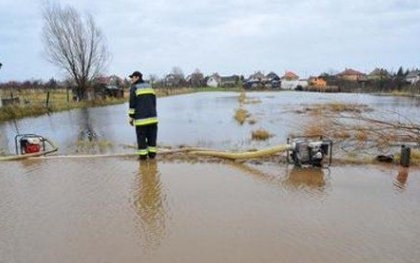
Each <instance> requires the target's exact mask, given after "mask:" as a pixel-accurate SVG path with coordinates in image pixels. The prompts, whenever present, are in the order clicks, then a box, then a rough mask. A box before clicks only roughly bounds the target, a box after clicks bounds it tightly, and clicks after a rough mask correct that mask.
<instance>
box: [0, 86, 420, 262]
mask: <svg viewBox="0 0 420 263" xmlns="http://www.w3.org/2000/svg"><path fill="white" fill-rule="evenodd" d="M238 97H239V94H238V93H233V92H232V93H231V92H226V93H224V92H217V93H197V94H189V95H182V96H174V97H166V98H160V99H159V100H158V111H159V119H160V124H159V138H158V144H160V145H162V146H171V147H177V146H179V145H189V146H197V147H210V148H214V149H221V150H244V149H250V148H264V147H269V146H273V145H277V144H284V143H285V142H286V139H287V137H288V136H289V134H290V133H293V132H296V131H300V130H301V128H302V124H303V123H304V122H306V121H307V120H308V116H307V115H305V114H301V113H299V112H302V110H303V111H304V110H305V108H307V107H309V106H310V105H315V104H324V103H355V104H363V105H368V106H369V107H371V108H372V109H373V111H372V113H371V114H373V115H375V116H381V117H384V118H397V120H399V119H400V120H407V119H410V120H411V121H413V122H420V116H419V114H418V107H419V106H420V103H419V100H418V99H410V98H399V97H381V96H373V95H360V94H320V93H304V92H276V93H269V92H255V93H254V92H253V93H247V97H248V99H249V100H252V101H254V103H249V104H246V105H245V108H246V110H247V111H248V112H249V113H250V115H251V117H252V118H253V119H254V120H255V123H253V124H250V123H244V125H240V124H238V123H237V122H235V120H234V119H233V116H234V114H235V110H236V109H238V108H239V107H240V104H239V101H238ZM126 113H127V105H126V104H124V105H117V106H109V107H101V108H92V109H86V110H73V111H69V112H62V113H54V114H52V115H50V116H43V117H37V118H27V119H23V120H19V121H16V122H6V123H2V124H0V132H1V133H0V153H1V154H13V153H14V150H15V145H14V136H15V135H16V134H17V133H37V134H41V135H43V136H45V137H47V138H49V139H51V140H52V141H54V142H55V143H56V144H57V145H58V147H59V151H58V155H59V156H56V157H54V156H52V157H50V158H46V159H31V160H23V161H13V162H0V262H7V263H18V262H19V263H20V262H31V263H32V262H33V263H41V262H42V263H56V262H63V263H66V262H69V263H70V262H82V263H85V262H86V263H96V262H128V263H130V262H302V263H305V262H311V263H312V262H326V263H328V262H334V263H336V262H340V263H347V262H349V263H350V262H354V263H356V262H357V263H359V262H389V263H391V262H392V263H394V262H404V263H405V262H410V263H411V262H412V263H414V262H418V258H420V238H419V236H420V208H419V205H418V204H419V200H420V169H419V168H416V167H411V168H400V167H399V166H397V165H363V166H362V165H360V166H355V165H353V166H351V165H338V163H333V165H332V166H331V167H330V168H329V169H309V168H305V169H297V168H294V167H293V166H292V165H286V164H285V163H284V162H279V161H278V160H267V161H263V162H252V161H251V162H246V163H238V162H229V161H220V162H218V161H214V160H205V159H201V160H200V159H199V160H197V159H195V160H194V161H192V160H191V161H187V160H186V159H185V158H184V159H176V158H175V159H172V160H169V158H158V160H155V161H148V162H141V163H139V162H138V161H136V160H135V159H134V158H117V157H108V158H69V157H68V156H67V157H66V156H63V155H77V154H98V153H124V152H126V153H131V152H133V151H134V150H133V149H132V148H131V147H129V146H133V145H135V134H134V130H133V128H132V127H130V126H129V125H128V123H127V117H126ZM258 128H264V129H266V130H268V131H270V133H272V134H273V136H272V137H271V138H270V139H268V140H266V141H255V140H251V131H252V130H254V129H258Z"/></svg>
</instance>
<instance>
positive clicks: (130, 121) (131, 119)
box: [128, 118, 134, 126]
mask: <svg viewBox="0 0 420 263" xmlns="http://www.w3.org/2000/svg"><path fill="white" fill-rule="evenodd" d="M128 123H130V125H131V126H134V119H133V118H128Z"/></svg>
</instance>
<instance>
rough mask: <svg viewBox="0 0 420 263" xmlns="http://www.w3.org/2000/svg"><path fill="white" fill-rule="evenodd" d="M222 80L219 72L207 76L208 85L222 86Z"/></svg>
mask: <svg viewBox="0 0 420 263" xmlns="http://www.w3.org/2000/svg"><path fill="white" fill-rule="evenodd" d="M221 82H222V81H221V78H220V76H219V74H217V73H214V74H213V75H211V76H210V77H208V78H207V81H206V84H207V86H208V87H213V88H217V87H219V86H220V84H221Z"/></svg>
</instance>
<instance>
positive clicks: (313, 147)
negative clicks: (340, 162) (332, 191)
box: [287, 135, 333, 167]
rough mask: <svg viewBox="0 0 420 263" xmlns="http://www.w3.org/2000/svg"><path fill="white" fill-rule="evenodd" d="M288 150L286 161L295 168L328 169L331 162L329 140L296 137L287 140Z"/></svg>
mask: <svg viewBox="0 0 420 263" xmlns="http://www.w3.org/2000/svg"><path fill="white" fill-rule="evenodd" d="M287 144H288V145H290V146H291V147H290V149H289V150H287V161H288V162H289V163H291V164H294V165H295V166H297V167H303V166H312V167H329V166H330V165H331V162H332V146H333V142H332V141H331V140H330V139H325V138H323V137H322V136H318V135H317V136H296V137H292V138H287Z"/></svg>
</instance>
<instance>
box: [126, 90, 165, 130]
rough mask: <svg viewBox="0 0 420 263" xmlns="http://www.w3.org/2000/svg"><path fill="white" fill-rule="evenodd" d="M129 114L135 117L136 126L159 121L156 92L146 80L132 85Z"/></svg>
mask: <svg viewBox="0 0 420 263" xmlns="http://www.w3.org/2000/svg"><path fill="white" fill-rule="evenodd" d="M128 116H129V117H130V118H132V119H134V125H135V126H143V125H150V124H156V123H158V119H157V112H156V94H155V91H154V89H153V88H152V87H151V86H150V84H149V83H146V82H137V83H134V84H133V85H132V86H131V87H130V101H129V109H128Z"/></svg>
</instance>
